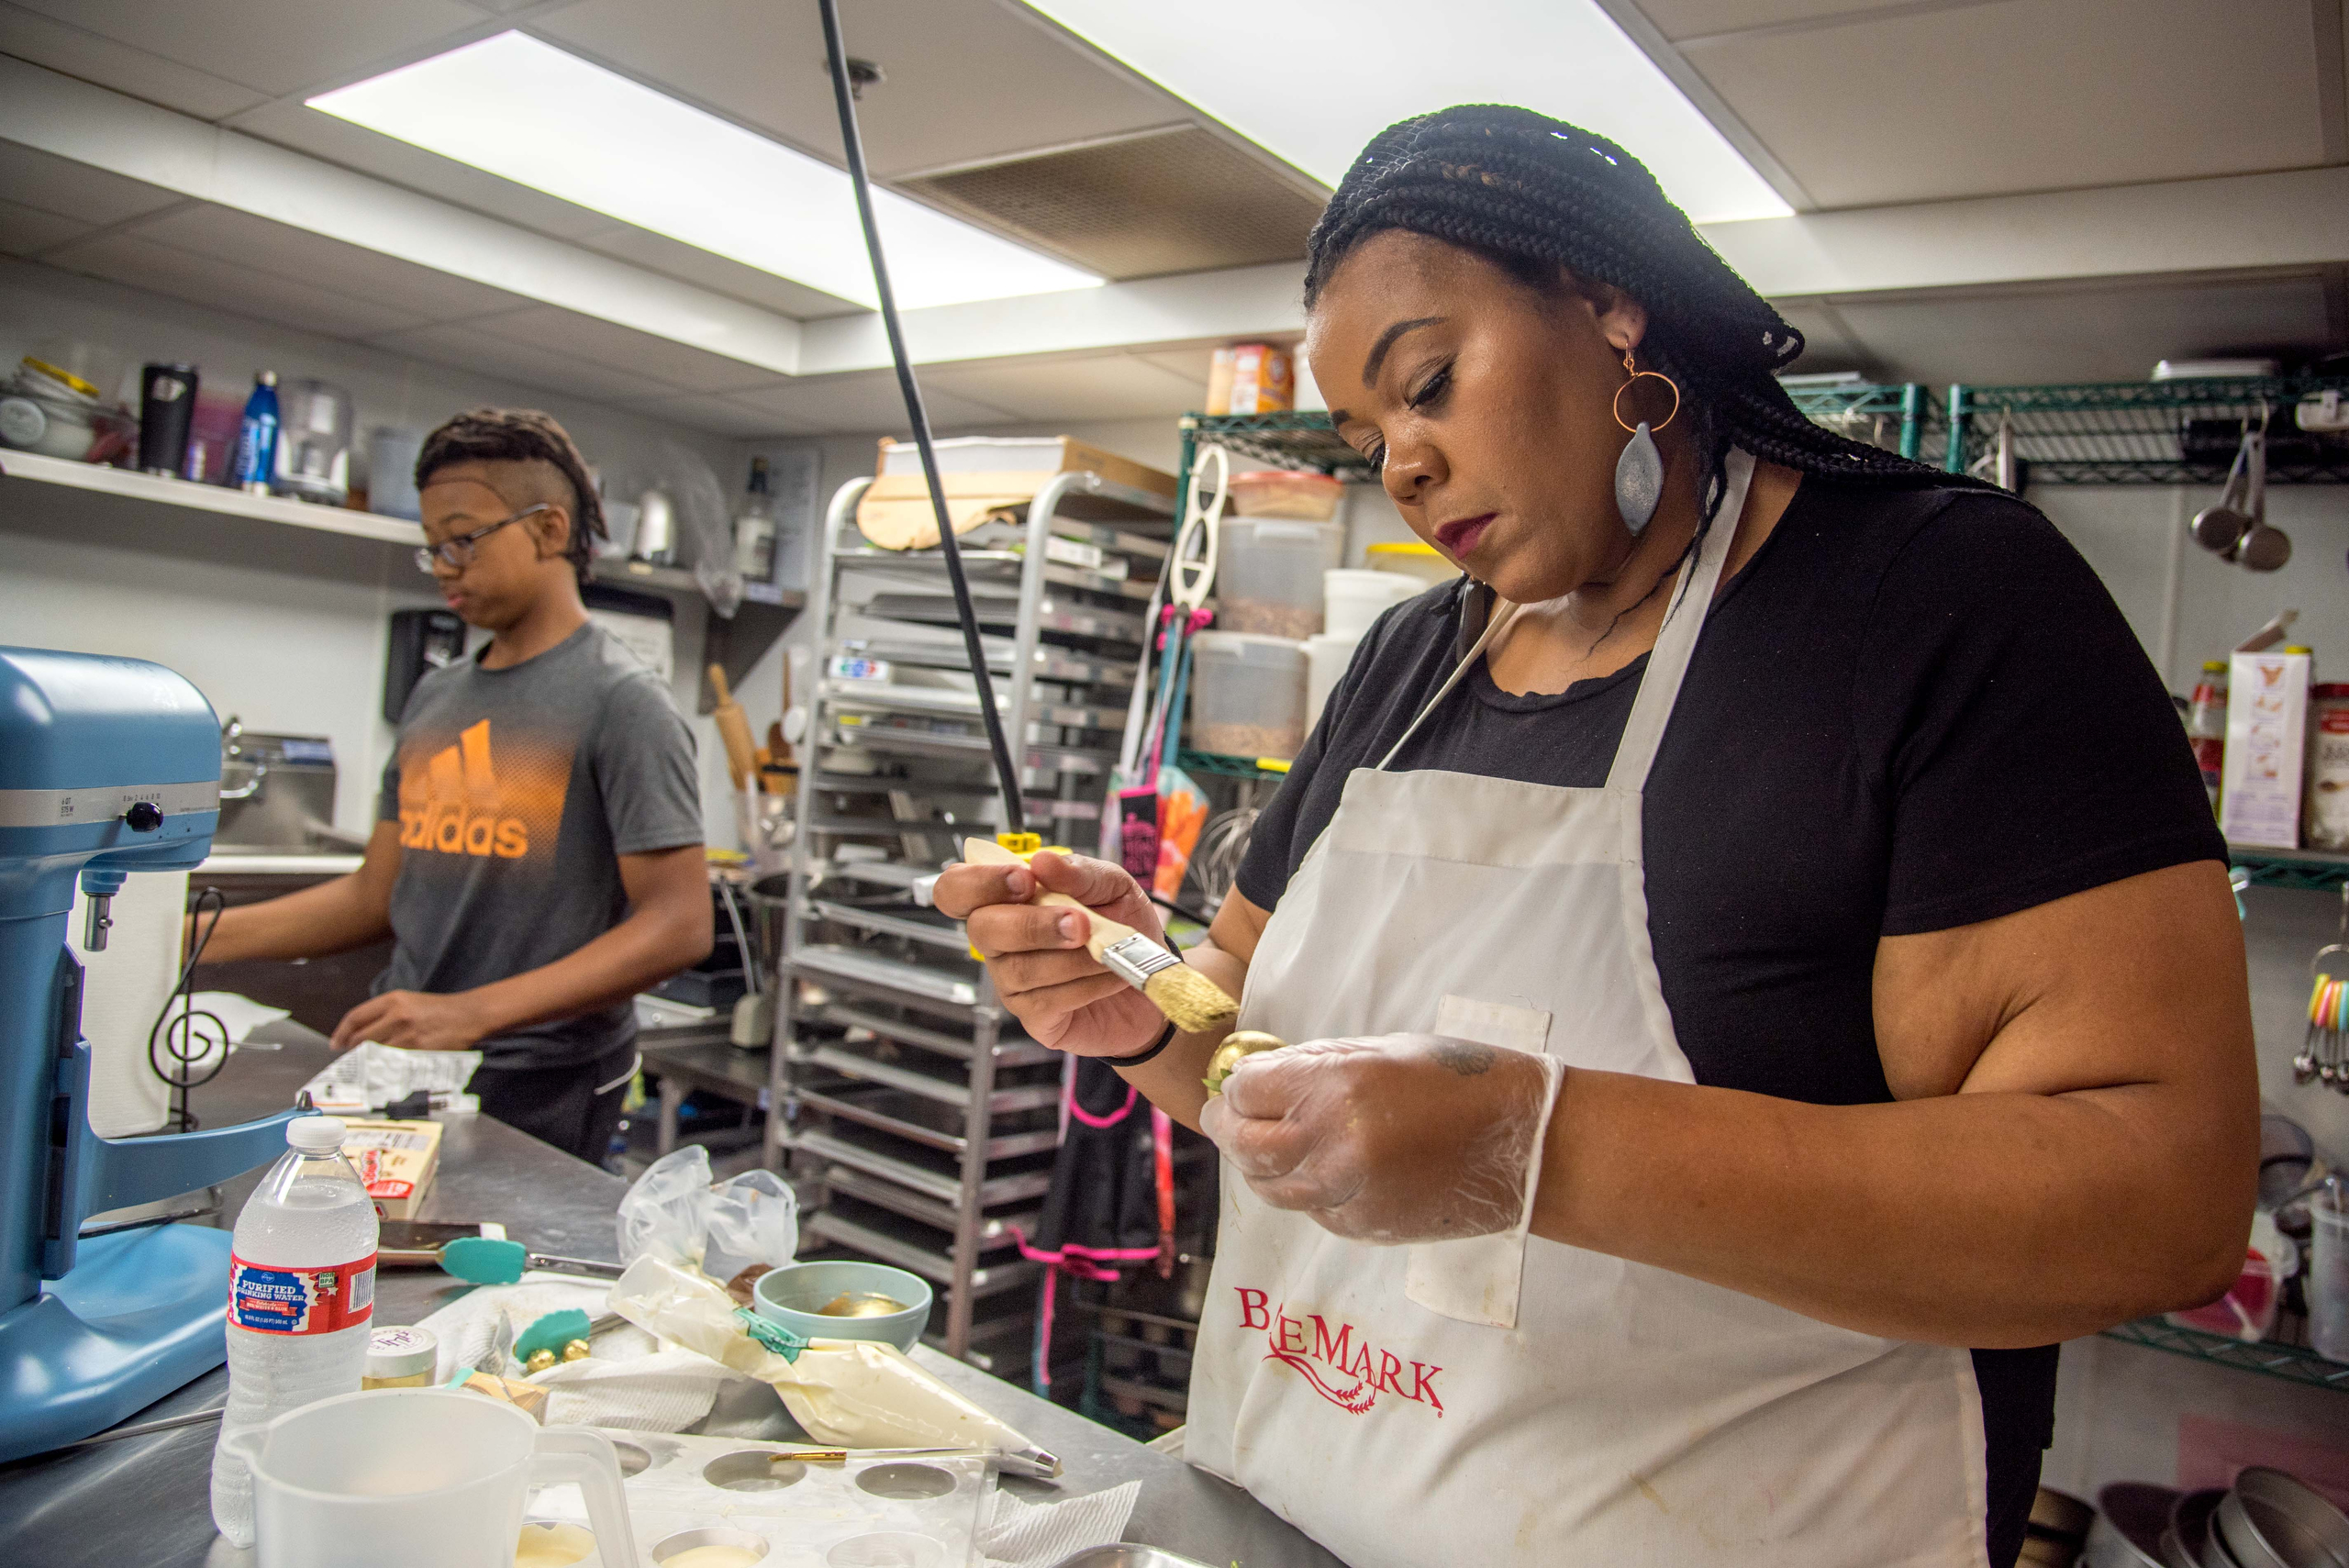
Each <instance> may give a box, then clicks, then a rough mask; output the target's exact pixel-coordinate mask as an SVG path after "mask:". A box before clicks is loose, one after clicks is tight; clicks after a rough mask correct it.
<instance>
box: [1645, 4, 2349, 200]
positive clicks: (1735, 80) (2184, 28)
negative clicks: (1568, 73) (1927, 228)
mask: <svg viewBox="0 0 2349 1568" xmlns="http://www.w3.org/2000/svg"><path fill="white" fill-rule="evenodd" d="M2149 8H2150V7H2149V6H2148V5H2147V4H2146V0H1998V3H1997V4H1987V5H1979V6H1964V7H1961V8H1959V9H1955V10H1931V11H1923V12H1903V13H1898V14H1894V15H1891V16H1887V17H1880V18H1876V19H1869V20H1862V21H1857V22H1854V23H1852V24H1850V25H1848V26H1841V27H1831V28H1806V29H1803V30H1800V31H1798V32H1793V33H1783V34H1765V35H1761V36H1758V37H1753V38H1743V39H1738V38H1732V39H1722V40H1719V41H1717V42H1712V43H1706V44H1700V45H1698V46H1696V47H1693V48H1691V49H1690V50H1688V51H1687V58H1688V60H1689V61H1690V62H1691V63H1692V64H1693V65H1695V66H1696V67H1697V69H1698V71H1700V72H1703V73H1704V75H1705V78H1706V80H1707V81H1709V82H1710V83H1712V85H1713V87H1714V88H1715V90H1716V91H1718V92H1719V93H1720V95H1721V96H1722V98H1723V99H1724V100H1725V101H1726V102H1727V103H1728V105H1729V106H1730V107H1731V109H1733V110H1734V111H1736V112H1737V113H1738V114H1739V115H1740V116H1741V117H1742V118H1743V119H1744V121H1745V123H1746V125H1747V126H1748V127H1750V128H1752V129H1753V133H1754V134H1755V135H1756V136H1758V137H1759V138H1760V139H1761V140H1762V142H1763V143H1764V145H1765V146H1766V147H1768V148H1769V149H1770V150H1771V151H1772V152H1773V153H1775V154H1776V156H1777V157H1778V159H1779V161H1782V162H1783V163H1785V164H1786V166H1787V169H1788V170H1790V171H1791V172H1793V174H1794V176H1795V178H1797V179H1798V180H1799V181H1801V182H1802V184H1803V187H1804V188H1805V189H1806V190H1808V191H1809V192H1810V193H1811V195H1813V196H1814V197H1815V198H1817V200H1818V201H1819V203H1820V205H1821V206H1829V207H1836V206H1876V205H1880V204H1886V203H1899V202H1918V201H1933V200H1940V199H1944V198H1948V197H1954V196H1973V195H1995V194H1999V193H2006V192H2015V191H2031V190H2062V189H2071V188H2076V187H2081V186H2090V185H2106V184H2127V183H2143V182H2151V181H2162V180H2183V179H2194V178H2200V177H2204V176H2209V175H2216V174H2232V173H2242V172H2252V171H2257V170H2269V169H2287V168H2300V167H2305V166H2308V165H2310V164H2314V163H2318V162H2321V161H2322V160H2323V138H2322V129H2321V119H2320V116H2319V113H2318V105H2317V72H2316V68H2315V65H2314V62H2313V60H2312V58H2311V52H2310V39H2311V37H2312V34H2311V31H2310V16H2309V6H2308V0H2166V3H2165V4H2163V5H2161V6H2159V17H2158V20H2157V21H2156V20H2155V19H2154V18H2150V17H2148V16H2147V15H2146V13H2147V11H2148V10H2149ZM1638 150H1639V149H1638V148H1636V147H1634V148H1633V149H1632V151H1634V152H1637V151H1638Z"/></svg>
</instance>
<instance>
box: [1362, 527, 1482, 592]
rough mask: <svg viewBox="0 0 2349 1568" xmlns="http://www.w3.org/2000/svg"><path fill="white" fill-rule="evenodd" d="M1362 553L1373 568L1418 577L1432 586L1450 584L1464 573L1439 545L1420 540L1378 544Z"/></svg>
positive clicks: (1425, 583) (1378, 570)
mask: <svg viewBox="0 0 2349 1568" xmlns="http://www.w3.org/2000/svg"><path fill="white" fill-rule="evenodd" d="M1362 553H1363V562H1364V564H1365V565H1367V566H1368V567H1369V568H1370V569H1371V570H1372V571H1374V572H1393V573H1399V574H1400V575H1402V576H1406V577H1416V578H1418V579H1419V582H1420V583H1421V584H1424V585H1426V586H1429V587H1433V586H1435V585H1436V584H1441V583H1449V582H1451V581H1452V580H1453V578H1454V577H1457V576H1459V575H1460V568H1458V567H1457V566H1454V565H1453V564H1452V562H1449V561H1446V560H1445V559H1444V558H1443V555H1442V552H1441V551H1439V550H1437V549H1436V547H1435V546H1433V545H1431V544H1422V543H1420V542H1419V540H1418V539H1408V540H1405V541H1403V542H1400V543H1393V542H1390V543H1386V544H1374V545H1370V546H1367V547H1366V548H1364V550H1363V552H1362Z"/></svg>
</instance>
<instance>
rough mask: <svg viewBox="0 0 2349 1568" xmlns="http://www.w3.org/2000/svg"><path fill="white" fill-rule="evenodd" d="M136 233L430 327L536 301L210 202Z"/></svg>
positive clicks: (147, 225) (176, 214)
mask: <svg viewBox="0 0 2349 1568" xmlns="http://www.w3.org/2000/svg"><path fill="white" fill-rule="evenodd" d="M139 235H140V236H141V237H142V238H144V239H152V240H156V241H158V242H159V243H161V244H165V245H173V246H176V247H178V248H179V249H180V250H193V251H195V252H196V253H197V254H198V255H203V256H210V257H212V258H213V259H214V260H216V261H228V262H231V263H234V264H235V265H238V266H241V267H250V268H251V269H252V270H253V271H254V272H263V273H267V274H269V275H270V276H273V277H281V278H293V279H296V280H298V281H303V282H308V283H313V284H324V285H325V286H327V287H328V288H331V289H333V290H334V291H335V292H336V293H338V294H343V295H351V296H352V297H354V298H358V299H369V300H374V301H376V302H378V303H380V304H383V305H385V306H391V307H392V308H394V309H395V310H402V311H408V312H412V313H413V314H415V315H416V316H417V317H422V318H423V319H425V320H428V321H455V320H461V319H462V318H464V317H472V316H487V315H490V314H491V313H493V312H496V311H507V310H519V309H522V308H523V307H525V306H530V305H532V304H534V303H536V302H535V301H532V300H528V299H525V298H523V297H522V296H521V295H512V294H507V293H506V292H505V291H504V290H503V289H494V288H490V287H488V286H486V285H485V284H477V283H474V282H473V281H471V280H470V279H467V278H460V277H455V276H452V275H451V274H450V273H448V272H435V271H434V270H433V269H432V268H430V267H424V266H418V265H417V263H415V262H413V261H401V260H399V259H398V258H397V257H395V256H386V255H384V254H382V253H381V252H379V251H374V250H365V249H363V248H362V247H360V246H357V245H346V244H344V243H343V242H342V241H340V240H339V239H328V238H327V237H326V236H324V235H321V234H313V233H311V232H310V231H309V230H307V229H303V228H288V227H286V226H285V225H284V224H282V223H273V222H271V221H270V220H269V219H267V218H265V217H253V216H252V215H251V214H250V213H241V212H237V211H234V210H232V209H230V208H228V207H220V206H211V205H209V204H205V205H202V206H190V207H188V208H186V209H184V211H180V212H175V213H172V214H169V215H168V216H166V217H161V218H158V219H156V220H155V221H154V222H152V223H146V224H141V225H140V226H139Z"/></svg>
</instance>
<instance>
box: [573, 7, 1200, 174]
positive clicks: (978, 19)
mask: <svg viewBox="0 0 2349 1568" xmlns="http://www.w3.org/2000/svg"><path fill="white" fill-rule="evenodd" d="M845 9H846V10H847V11H848V17H847V18H846V21H845V23H844V24H843V25H844V27H845V28H846V30H847V35H848V47H849V52H850V53H851V54H853V55H857V56H860V57H862V58H863V59H866V60H872V61H878V62H879V64H880V66H881V68H882V69H883V70H884V71H885V72H887V73H888V80H887V81H886V82H885V83H881V84H880V85H879V86H876V87H873V88H869V89H867V90H866V92H865V95H864V98H863V103H862V105H861V106H860V125H861V128H862V129H863V135H864V146H865V156H866V158H867V159H868V160H869V161H870V162H871V164H872V168H873V172H874V174H875V175H877V176H879V177H882V178H889V177H892V176H894V175H896V174H900V173H905V172H910V171H913V170H918V169H930V168H935V167H938V166H940V165H942V164H949V163H963V162H969V161H974V160H980V159H986V158H992V157H996V156H999V155H1002V154H1006V153H1010V152H1018V151H1023V150H1028V149H1030V148H1038V147H1048V146H1055V145H1059V144H1062V143H1065V142H1070V141H1078V140H1083V139H1087V138H1090V137H1097V136H1106V135H1111V134H1114V133H1116V132H1119V131H1124V130H1135V129H1140V128H1142V127H1145V126H1154V125H1164V124H1167V123H1169V122H1171V121H1175V120H1178V119H1183V118H1186V117H1187V116H1186V110H1185V109H1184V108H1183V106H1181V105H1179V104H1178V103H1176V102H1175V100H1174V99H1172V98H1170V97H1165V96H1162V95H1160V94H1158V93H1156V92H1155V91H1153V90H1152V89H1149V88H1147V87H1143V86H1141V85H1139V84H1137V83H1134V82H1132V81H1130V79H1128V78H1126V77H1123V76H1121V75H1119V74H1117V73H1115V72H1111V71H1110V70H1108V68H1107V67H1105V66H1103V65H1101V64H1099V63H1097V61H1094V60H1093V59H1091V58H1090V57H1089V56H1087V55H1085V54H1084V53H1083V52H1081V51H1080V50H1078V49H1077V48H1075V47H1074V46H1073V45H1072V44H1070V43H1068V42H1066V41H1065V40H1063V39H1062V38H1060V37H1059V36H1058V35H1056V34H1055V33H1053V32H1052V31H1050V30H1048V29H1047V28H1044V27H1041V26H1039V25H1035V24H1033V23H1031V22H1030V20H1029V19H1027V18H1026V17H1022V16H1020V15H1018V14H1016V9H1015V8H1014V7H1011V6H998V5H993V4H967V3H966V4H961V5H941V4H939V0H859V3H858V4H856V5H854V6H849V7H846V8H845ZM530 30H531V31H532V32H534V33H540V34H543V35H544V36H545V37H547V38H549V39H554V40H555V41H557V42H559V43H567V44H571V45H574V46H576V47H577V48H578V49H579V50H582V51H583V52H585V53H587V54H590V55H593V56H595V57H597V58H599V59H601V60H602V61H605V62H606V63H607V64H611V65H613V66H615V67H616V68H618V69H620V70H623V71H626V72H629V74H631V75H635V76H638V77H640V78H642V79H643V80H646V81H648V82H651V83H653V84H654V85H656V86H661V87H664V88H667V89H669V90H671V91H674V92H676V93H678V94H680V95H684V96H685V97H688V98H691V99H694V100H696V101H697V102H699V103H701V104H703V105H706V106H708V107H710V108H713V109H715V110H717V111H718V112H719V113H721V114H725V115H729V116H731V117H734V118H736V119H739V120H740V121H742V122H743V123H744V124H746V125H750V126H752V127H755V128H760V129H763V130H766V131H769V132H771V133H773V134H774V135H776V136H779V137H781V138H782V139H785V140H786V141H790V142H794V143H796V144H798V145H799V146H802V147H805V148H807V149H808V150H811V151H815V152H817V153H818V154H819V155H821V156H824V157H828V158H835V159H836V158H838V156H839V149H840V122H839V121H838V119H837V118H836V117H835V116H834V111H833V107H832V95H831V90H830V87H829V83H827V81H826V78H825V71H824V40H823V33H822V31H821V29H820V28H819V27H818V21H817V17H816V7H815V6H813V5H810V4H808V3H807V0H794V3H793V4H790V5H787V6H778V5H775V4H774V0H664V3H663V4H661V5H658V6H649V5H646V4H644V3H643V0H582V3H581V4H579V5H575V6H569V7H567V8H566V9H564V10H562V11H561V12H558V13H557V14H555V15H554V16H551V17H546V18H544V19H542V20H539V19H534V20H533V21H532V23H531V27H530Z"/></svg>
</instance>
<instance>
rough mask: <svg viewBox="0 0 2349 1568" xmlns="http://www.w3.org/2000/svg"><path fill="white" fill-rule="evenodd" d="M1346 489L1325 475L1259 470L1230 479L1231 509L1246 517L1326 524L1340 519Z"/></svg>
mask: <svg viewBox="0 0 2349 1568" xmlns="http://www.w3.org/2000/svg"><path fill="white" fill-rule="evenodd" d="M1345 493H1346V487H1345V485H1344V484H1341V483H1340V482H1339V481H1338V480H1336V479H1334V478H1332V477H1330V475H1329V474H1326V473H1297V471H1295V470H1293V469H1286V468H1260V469H1257V470H1255V471H1254V472H1253V473H1235V474H1233V475H1232V476H1231V509H1232V510H1233V511H1235V512H1237V513H1239V514H1240V515H1241V517H1297V518H1301V519H1303V520H1304V521H1306V522H1309V523H1326V522H1328V521H1329V520H1330V518H1332V517H1336V516H1337V515H1338V502H1339V501H1340V500H1341V498H1342V497H1343V496H1344V495H1345Z"/></svg>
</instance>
